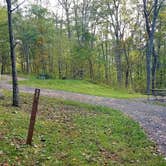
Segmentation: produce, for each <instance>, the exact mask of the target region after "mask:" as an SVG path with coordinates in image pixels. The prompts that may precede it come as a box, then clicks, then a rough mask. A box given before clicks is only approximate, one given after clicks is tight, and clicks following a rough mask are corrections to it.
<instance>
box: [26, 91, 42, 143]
mask: <svg viewBox="0 0 166 166" xmlns="http://www.w3.org/2000/svg"><path fill="white" fill-rule="evenodd" d="M39 96H40V89H35V94H34V99H33V106H32V112H31V118H30V124H29V130H28V136H27V141H26V144H28V145H32V137H33V130H34V126H35V120H36V113H37V109H38V103H39Z"/></svg>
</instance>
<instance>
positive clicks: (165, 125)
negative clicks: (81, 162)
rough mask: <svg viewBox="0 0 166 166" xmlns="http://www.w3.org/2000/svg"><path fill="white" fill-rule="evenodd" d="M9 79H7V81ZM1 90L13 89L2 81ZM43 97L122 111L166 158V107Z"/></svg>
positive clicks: (51, 92)
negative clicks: (139, 126)
mask: <svg viewBox="0 0 166 166" xmlns="http://www.w3.org/2000/svg"><path fill="white" fill-rule="evenodd" d="M9 79H10V78H8V77H7V80H9ZM1 88H2V89H8V90H11V89H12V87H11V85H9V84H8V83H7V81H6V80H0V89H1ZM19 89H20V91H21V92H25V93H34V88H30V87H26V86H20V88H19ZM41 95H43V96H49V97H55V98H62V99H65V100H73V101H79V102H82V103H88V104H95V105H102V106H107V107H110V108H113V109H116V110H120V111H122V112H124V113H125V114H126V115H128V116H130V117H131V118H133V119H134V120H136V121H137V122H139V123H140V125H141V126H142V127H143V128H144V130H145V131H146V132H147V134H148V136H149V138H150V139H152V140H153V141H155V142H156V143H157V145H158V150H159V151H160V152H162V153H163V154H164V155H165V156H166V107H164V106H158V105H152V104H148V103H144V102H143V101H139V100H134V99H130V100H125V99H113V98H106V97H98V96H91V95H85V94H78V93H72V92H65V91H59V90H48V89H41Z"/></svg>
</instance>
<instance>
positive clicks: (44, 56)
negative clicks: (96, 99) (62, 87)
mask: <svg viewBox="0 0 166 166" xmlns="http://www.w3.org/2000/svg"><path fill="white" fill-rule="evenodd" d="M19 3H21V2H19V1H13V2H12V8H13V9H14V10H13V11H12V25H13V34H14V49H15V53H16V66H17V72H18V73H24V74H34V75H37V76H38V75H42V74H44V75H47V77H49V78H57V79H83V80H89V81H92V82H94V83H104V84H108V85H110V86H112V87H125V88H130V89H133V90H135V91H137V92H146V91H147V90H150V88H164V87H166V79H165V78H166V56H165V52H166V19H165V18H166V10H165V9H166V7H165V3H164V1H162V0H155V1H152V0H148V1H146V0H143V1H139V0H135V1H125V0H58V1H57V2H55V4H56V5H54V6H55V7H53V6H52V7H50V4H49V3H48V2H47V1H34V2H29V3H27V4H24V3H23V4H19ZM154 3H156V4H155V6H156V7H155V6H154ZM0 72H1V74H4V73H11V61H10V47H9V39H8V22H7V9H6V4H5V3H1V6H0Z"/></svg>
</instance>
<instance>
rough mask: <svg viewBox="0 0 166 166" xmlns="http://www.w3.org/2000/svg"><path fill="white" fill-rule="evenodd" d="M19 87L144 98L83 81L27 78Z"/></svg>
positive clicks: (114, 96)
mask: <svg viewBox="0 0 166 166" xmlns="http://www.w3.org/2000/svg"><path fill="white" fill-rule="evenodd" d="M19 83H20V84H21V85H26V86H30V87H38V88H47V89H53V90H64V91H70V92H76V93H83V94H90V95H96V96H104V97H113V98H124V99H127V98H140V97H145V96H144V95H141V94H139V93H135V92H133V91H131V90H130V91H128V90H126V89H121V90H117V89H113V88H111V87H110V86H106V85H99V84H94V83H91V82H88V81H85V80H58V79H48V80H39V79H36V78H35V77H32V76H30V77H27V80H24V81H20V82H19Z"/></svg>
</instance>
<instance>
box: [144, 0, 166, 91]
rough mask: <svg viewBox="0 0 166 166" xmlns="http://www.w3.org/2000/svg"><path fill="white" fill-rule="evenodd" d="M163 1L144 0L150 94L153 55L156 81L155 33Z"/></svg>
mask: <svg viewBox="0 0 166 166" xmlns="http://www.w3.org/2000/svg"><path fill="white" fill-rule="evenodd" d="M163 2H164V0H153V1H151V2H149V1H147V0H143V11H144V17H145V25H146V32H147V35H148V39H147V50H146V71H147V83H146V84H147V85H146V90H147V94H150V87H151V61H152V60H151V59H152V55H153V57H154V62H153V63H154V65H153V70H152V73H153V81H154V76H155V73H156V64H157V54H156V53H155V48H154V34H155V29H156V22H157V18H158V15H159V11H160V8H161V6H162V4H163ZM149 3H150V4H149ZM149 6H150V7H149ZM153 88H154V82H153Z"/></svg>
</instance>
